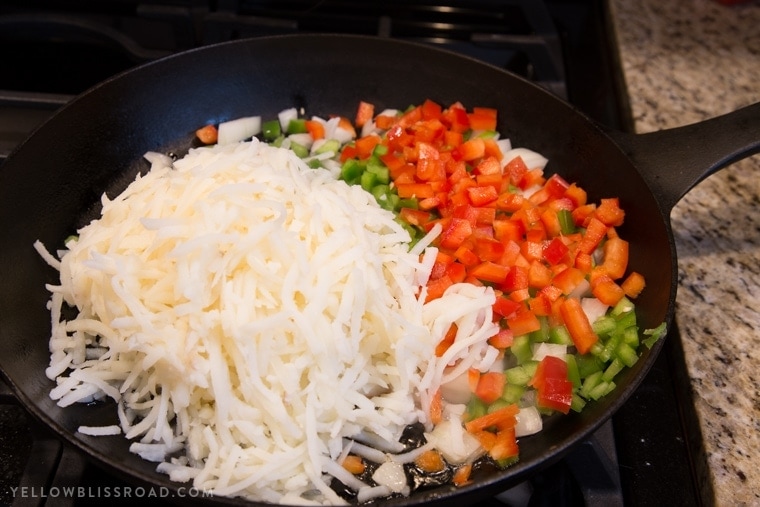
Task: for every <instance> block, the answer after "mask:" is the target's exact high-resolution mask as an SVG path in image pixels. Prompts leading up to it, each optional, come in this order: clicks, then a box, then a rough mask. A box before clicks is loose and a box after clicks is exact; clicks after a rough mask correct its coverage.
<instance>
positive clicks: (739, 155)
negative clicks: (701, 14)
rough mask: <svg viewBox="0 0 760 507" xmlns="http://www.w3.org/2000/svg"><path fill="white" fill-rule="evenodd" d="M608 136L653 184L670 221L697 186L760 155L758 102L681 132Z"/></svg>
mask: <svg viewBox="0 0 760 507" xmlns="http://www.w3.org/2000/svg"><path fill="white" fill-rule="evenodd" d="M609 134H610V137H612V139H613V140H614V141H615V142H616V143H617V144H618V145H619V146H620V148H621V149H622V150H623V151H624V152H625V153H626V154H627V155H628V157H629V158H630V159H631V161H632V162H633V164H634V165H635V166H636V168H637V169H638V170H639V172H640V173H641V175H642V176H643V177H644V179H645V180H646V181H647V183H649V186H650V188H651V190H652V193H653V194H654V196H655V198H656V199H657V201H658V202H659V203H660V205H661V207H662V209H663V212H664V213H665V214H666V215H669V214H670V211H671V210H672V209H673V207H674V206H675V205H676V204H677V203H678V201H679V200H680V199H681V197H683V196H684V194H686V192H688V191H689V190H690V189H691V188H692V187H694V186H695V185H696V184H697V183H699V182H700V181H702V180H703V179H705V178H707V177H708V176H710V175H711V174H712V173H714V172H716V171H718V170H720V169H722V168H724V167H726V166H728V165H730V164H732V163H734V162H737V161H739V160H741V159H744V158H747V157H749V156H751V155H753V154H755V153H760V102H758V103H756V104H752V105H750V106H746V107H744V108H742V109H738V110H736V111H734V112H731V113H727V114H725V115H722V116H718V117H715V118H711V119H709V120H705V121H702V122H698V123H693V124H690V125H685V126H683V127H678V128H673V129H667V130H660V131H658V132H651V133H647V134H628V133H623V132H610V133H609ZM758 177H760V174H759V175H758Z"/></svg>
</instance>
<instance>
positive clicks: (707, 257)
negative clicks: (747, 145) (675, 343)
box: [610, 0, 760, 506]
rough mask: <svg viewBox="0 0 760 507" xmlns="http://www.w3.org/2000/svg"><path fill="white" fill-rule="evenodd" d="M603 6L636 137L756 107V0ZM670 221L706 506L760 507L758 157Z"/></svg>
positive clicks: (726, 174)
mask: <svg viewBox="0 0 760 507" xmlns="http://www.w3.org/2000/svg"><path fill="white" fill-rule="evenodd" d="M610 11H611V15H612V21H613V27H614V32H615V37H616V39H617V43H618V45H619V50H620V60H621V65H622V68H623V74H624V81H625V86H626V88H627V92H628V95H629V99H630V105H631V110H632V115H633V119H634V124H635V129H636V131H637V132H650V131H655V130H660V129H663V128H671V127H676V126H679V125H684V124H687V123H693V122H696V121H700V120H703V119H706V118H709V117H712V116H716V115H718V114H721V113H725V112H729V111H731V110H733V109H737V108H739V107H741V106H744V105H748V104H751V103H753V102H758V101H760V1H758V0H754V1H753V2H749V3H744V4H741V5H736V6H731V7H728V6H723V5H721V4H718V3H717V2H715V1H713V0H681V1H676V2H663V1H662V0H610ZM758 136H760V132H758ZM672 223H673V229H674V231H675V242H676V247H677V251H678V259H679V263H678V266H679V288H678V296H677V299H676V322H677V324H678V327H679V329H680V334H681V340H682V342H683V349H684V355H685V357H686V364H687V369H688V374H689V377H690V379H691V380H690V384H691V389H692V391H693V399H694V404H695V408H696V414H697V419H698V421H697V423H698V427H699V429H700V431H701V433H702V437H703V443H704V450H703V451H704V452H701V453H699V455H697V456H695V460H696V461H697V464H698V465H699V464H701V465H702V466H701V467H700V468H701V471H700V473H701V475H702V476H703V477H702V479H703V480H704V483H705V488H704V500H705V502H706V503H707V504H711V503H714V504H716V505H720V506H724V505H725V506H735V505H760V156H757V155H756V156H754V157H751V158H749V159H745V160H743V161H741V162H739V163H736V164H734V165H732V166H730V167H728V168H726V169H724V170H722V171H720V172H718V173H717V174H714V175H713V176H711V177H709V178H708V179H706V180H705V181H703V182H702V183H700V184H699V185H698V186H697V187H695V188H694V189H692V190H691V191H690V192H689V193H688V194H687V195H686V196H685V197H684V198H683V199H682V200H681V201H680V202H679V203H678V204H677V205H676V206H675V208H674V210H673V213H672Z"/></svg>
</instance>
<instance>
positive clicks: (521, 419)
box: [515, 406, 544, 438]
mask: <svg viewBox="0 0 760 507" xmlns="http://www.w3.org/2000/svg"><path fill="white" fill-rule="evenodd" d="M515 419H517V424H516V425H515V436H516V437H518V438H519V437H525V436H528V435H533V434H535V433H538V432H539V431H541V429H542V428H543V424H544V423H543V420H542V419H541V413H540V412H539V411H538V409H537V408H536V407H535V406H530V407H523V408H521V409H520V411H519V412H518V413H517V415H516V416H515Z"/></svg>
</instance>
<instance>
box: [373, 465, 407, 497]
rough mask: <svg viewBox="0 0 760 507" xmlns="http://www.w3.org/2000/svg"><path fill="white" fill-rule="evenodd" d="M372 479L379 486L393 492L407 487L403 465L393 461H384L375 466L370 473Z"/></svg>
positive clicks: (398, 491)
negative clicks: (373, 470)
mask: <svg viewBox="0 0 760 507" xmlns="http://www.w3.org/2000/svg"><path fill="white" fill-rule="evenodd" d="M372 480H373V481H375V482H376V483H377V484H379V485H380V486H386V487H388V489H390V490H391V491H392V492H393V493H401V492H402V491H403V490H404V489H405V488H407V487H408V486H407V484H406V474H405V473H404V465H402V464H401V463H397V462H395V461H386V462H385V463H383V464H381V465H380V466H379V467H377V470H375V472H374V473H373V474H372Z"/></svg>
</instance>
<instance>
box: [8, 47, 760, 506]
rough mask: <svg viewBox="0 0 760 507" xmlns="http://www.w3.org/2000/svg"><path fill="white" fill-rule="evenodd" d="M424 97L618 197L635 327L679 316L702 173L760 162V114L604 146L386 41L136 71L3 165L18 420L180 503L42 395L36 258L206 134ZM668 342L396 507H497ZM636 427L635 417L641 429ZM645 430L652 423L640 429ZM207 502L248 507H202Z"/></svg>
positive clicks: (107, 416) (107, 411)
mask: <svg viewBox="0 0 760 507" xmlns="http://www.w3.org/2000/svg"><path fill="white" fill-rule="evenodd" d="M427 98H430V99H433V100H436V101H438V102H439V103H441V104H444V105H447V104H450V103H452V102H454V101H461V102H462V103H464V104H465V105H466V106H468V107H472V106H491V107H496V108H498V110H499V114H500V121H499V130H500V131H501V132H503V133H504V134H505V135H506V136H508V137H509V138H510V139H511V140H512V143H513V145H514V146H523V147H528V148H531V149H533V150H536V151H538V152H540V153H543V154H544V155H546V156H547V157H548V158H549V159H550V164H549V166H548V169H547V170H548V172H550V173H551V172H560V173H561V174H562V175H563V176H564V177H565V178H566V179H567V180H569V181H577V182H579V183H580V184H581V185H582V186H583V187H584V188H586V189H587V191H588V193H589V197H590V199H593V200H598V199H599V198H602V197H611V196H618V197H619V198H620V200H621V204H622V206H623V208H624V209H625V210H626V213H627V215H626V222H625V224H624V226H623V227H621V228H620V234H621V235H622V236H623V237H624V238H626V239H628V240H629V241H630V243H631V259H630V266H631V268H632V269H635V270H637V271H639V272H641V273H643V274H644V275H645V276H646V279H647V280H648V283H649V285H648V287H647V289H646V291H645V292H644V294H643V295H642V296H641V297H640V298H639V299H638V309H639V312H640V313H639V320H640V324H641V326H642V327H643V328H652V327H655V326H656V325H658V324H659V323H660V322H662V321H667V322H670V321H671V320H672V317H673V311H674V301H675V293H676V252H675V247H674V241H673V237H672V234H671V228H670V227H671V226H670V220H669V214H670V211H671V208H672V207H673V206H674V205H675V204H676V202H677V201H678V200H679V198H680V197H681V196H682V195H683V194H684V193H685V192H686V191H687V190H689V189H690V188H691V187H692V186H693V185H695V184H696V183H697V182H699V181H700V180H701V179H703V178H705V177H706V176H707V175H709V174H710V173H712V172H714V171H716V170H718V169H720V168H722V167H724V166H726V165H728V164H729V163H731V162H734V161H736V160H739V159H741V158H743V157H747V156H749V155H751V154H753V153H755V152H757V151H760V104H756V105H753V106H749V107H747V108H745V109H743V110H740V111H738V112H735V113H733V114H730V115H727V116H725V117H722V118H718V119H715V120H711V121H707V122H704V123H700V124H696V125H692V126H687V127H684V128H680V129H674V130H671V131H664V132H659V133H654V134H648V135H638V136H636V135H626V134H622V133H619V132H610V131H608V130H607V129H605V128H604V127H602V126H600V125H597V124H596V123H594V122H593V121H591V120H589V119H588V118H587V117H585V116H584V115H583V114H581V113H580V112H578V111H576V110H575V109H574V108H573V107H572V106H570V105H568V104H566V103H565V102H563V101H561V100H559V99H557V98H555V97H554V96H552V95H550V94H549V93H548V92H546V91H544V90H543V89H541V88H539V87H537V86H535V85H533V84H531V83H530V82H528V81H525V80H523V79H521V78H519V77H516V76H513V75H511V74H508V73H506V72H504V71H502V70H499V69H497V68H495V67H491V66H488V65H486V64H483V63H480V62H477V61H475V60H472V59H469V58H466V57H463V56H459V55H455V54H453V53H449V52H444V51H440V50H435V49H431V48H429V47H427V46H421V45H414V44H410V43H404V42H399V41H393V40H385V39H377V38H364V37H354V36H325V35H321V36H320V35H308V36H306V35H297V36H284V37H273V38H261V39H253V40H244V41H238V42H232V43H225V44H221V45H216V46H210V47H205V48H202V49H199V50H194V51H190V52H187V53H184V54H179V55H176V56H172V57H169V58H166V59H163V60H159V61H157V62H154V63H151V64H147V65H145V66H142V67H140V68H137V69H136V70H133V71H130V72H127V73H125V74H123V75H120V76H117V77H115V78H113V79H110V80H108V81H106V82H104V83H102V84H101V85H99V86H96V87H95V88H93V89H91V90H89V91H88V92H86V93H84V94H83V95H81V96H80V97H78V98H76V99H75V100H73V101H72V102H71V103H69V104H68V105H67V106H65V107H64V108H63V109H62V110H60V111H59V112H58V113H57V114H56V115H55V116H54V117H52V118H51V119H50V120H49V121H48V122H46V123H45V124H44V125H43V126H41V127H40V128H39V129H37V130H36V131H35V132H34V133H33V134H32V135H31V136H30V137H29V138H28V139H27V140H26V141H25V142H24V143H23V144H22V145H21V146H19V147H18V148H17V149H16V150H15V151H14V152H13V153H12V154H11V155H10V156H9V158H8V159H7V161H6V162H5V164H4V166H3V167H2V171H1V174H0V224H1V225H0V237H2V238H3V239H2V241H3V242H2V247H1V248H0V280H2V290H0V325H1V326H2V327H1V328H0V333H1V335H0V339H1V340H2V347H3V352H2V355H1V356H0V367H1V368H2V372H3V374H4V375H5V377H6V379H7V380H8V382H9V384H10V385H11V387H12V389H13V390H14V391H15V393H16V394H17V395H18V398H19V399H20V400H21V403H23V405H24V406H25V407H26V408H27V409H28V410H29V411H30V412H31V413H32V414H33V415H34V416H35V417H37V418H38V419H39V420H40V421H42V422H43V423H44V424H45V425H47V426H48V427H50V428H51V429H52V430H53V431H54V432H55V433H57V434H58V435H60V437H62V438H63V439H64V440H65V441H67V442H69V443H70V444H72V445H74V446H75V447H76V448H78V449H80V450H81V451H82V452H84V453H85V454H87V455H88V456H90V457H91V458H92V459H94V460H95V462H97V463H99V464H100V465H101V466H103V467H104V468H105V469H107V470H110V471H111V472H114V473H116V474H118V475H121V476H122V477H124V478H126V479H128V480H130V481H133V482H138V483H140V484H151V485H156V486H164V487H168V488H170V489H172V490H173V489H175V488H177V487H178V485H177V484H175V483H171V482H170V481H169V480H168V479H167V478H166V477H165V476H164V475H161V474H158V473H156V472H155V471H154V467H155V465H154V464H151V463H148V462H145V461H142V460H141V459H140V458H138V457H137V456H135V455H133V454H130V453H129V452H128V442H126V441H125V440H124V439H123V437H88V436H84V435H81V434H77V433H76V429H77V427H78V426H80V425H83V424H84V425H99V424H113V423H115V422H116V415H115V410H114V406H113V405H112V404H101V405H96V406H76V407H69V408H66V409H61V408H59V407H57V406H56V405H55V403H53V402H52V401H51V400H50V399H49V397H48V392H49V391H50V388H51V386H52V383H51V382H50V381H49V380H48V379H47V378H46V377H45V375H44V370H45V367H46V366H47V364H48V359H49V358H48V333H49V326H50V315H49V313H48V311H47V310H46V308H45V304H46V302H47V300H48V297H49V295H48V293H47V291H46V290H45V288H44V285H45V283H55V282H56V273H55V272H54V271H53V270H51V269H49V268H47V267H46V265H45V264H44V263H43V261H42V260H41V259H40V258H39V257H38V256H37V255H36V253H35V252H34V250H33V249H32V243H33V242H34V241H35V240H37V239H40V240H41V241H42V242H43V243H45V245H47V246H48V247H49V248H50V249H53V250H54V249H55V248H57V247H59V246H60V245H62V244H63V240H64V238H65V237H66V236H68V235H69V234H72V233H73V232H74V231H75V230H76V228H77V227H78V226H80V225H83V224H84V223H85V222H87V221H89V219H90V218H92V217H93V216H94V214H95V213H97V209H98V202H99V196H100V195H101V193H102V192H104V191H109V192H116V191H118V190H120V189H121V188H123V187H124V186H125V185H126V183H127V182H128V181H130V180H131V179H132V178H133V177H134V175H135V173H136V172H137V171H139V170H144V169H146V168H147V163H146V162H145V161H144V160H142V155H143V154H144V153H145V152H146V151H149V150H157V151H162V152H173V153H176V154H182V153H183V152H185V151H186V150H187V149H188V148H189V147H190V146H191V145H192V143H193V132H194V130H195V129H196V128H198V127H199V126H201V125H203V124H206V123H209V122H212V123H216V122H219V121H223V120H228V119H232V118H237V117H241V116H246V115H251V114H261V115H264V116H265V117H266V116H269V117H274V115H275V114H276V113H277V112H278V111H280V110H281V109H284V108H286V107H292V106H297V107H303V108H304V109H305V111H306V112H307V114H310V115H311V114H315V115H328V114H333V113H335V114H342V115H346V116H349V117H353V114H354V113H355V108H356V105H357V104H358V101H359V100H367V101H370V102H373V103H375V104H376V105H377V107H378V108H380V109H382V108H384V107H405V106H407V105H410V104H418V103H421V102H422V101H423V100H425V99H427ZM661 346H662V341H660V342H659V343H658V344H657V345H655V346H654V348H653V349H652V350H647V351H645V352H644V354H643V357H642V359H641V360H639V362H638V363H636V365H635V366H634V367H633V368H632V369H630V370H627V371H626V372H625V373H623V374H622V375H621V376H620V378H619V379H618V388H617V389H616V390H615V391H614V393H612V394H611V395H609V396H608V397H606V398H604V399H603V400H601V401H600V402H598V403H591V404H589V405H588V406H587V408H586V409H585V410H584V411H583V413H582V414H572V415H569V416H566V417H561V418H555V419H550V420H549V421H548V422H547V424H546V426H545V429H544V431H543V432H541V433H540V434H538V435H536V436H532V437H529V438H523V439H522V440H521V442H520V462H519V463H518V464H517V465H515V466H513V467H512V468H509V469H507V470H505V471H502V472H493V471H490V472H484V473H483V474H481V475H479V476H476V479H475V481H474V482H473V484H472V485H470V486H467V487H464V488H461V489H459V490H456V491H454V490H451V489H449V488H440V489H437V490H432V491H425V492H418V493H416V494H413V495H412V496H411V497H410V498H408V499H401V500H398V501H394V502H392V503H395V504H398V505H412V504H418V503H423V502H436V503H440V504H451V505H453V504H461V503H462V502H463V501H475V500H479V499H482V498H486V497H488V496H491V495H493V494H494V493H495V492H497V491H499V490H501V489H503V488H505V487H508V486H510V485H512V484H515V483H517V482H518V481H521V480H524V479H525V478H526V477H527V476H529V475H530V474H532V473H535V472H536V471H538V470H539V469H541V468H542V467H544V466H546V465H548V464H550V463H552V462H554V461H556V460H558V459H559V458H560V457H562V456H563V455H564V454H565V453H566V452H567V451H568V450H569V449H571V448H572V447H573V445H575V444H576V443H578V442H579V441H582V440H583V439H584V437H586V436H588V435H589V434H590V433H591V432H593V431H594V430H595V429H596V428H597V427H599V426H600V425H601V424H602V423H603V422H605V421H606V420H607V419H608V418H609V417H610V416H612V414H613V413H614V412H615V411H616V410H617V409H618V408H619V407H620V406H621V405H622V404H623V403H624V402H625V401H626V399H628V397H629V396H630V395H631V393H632V392H633V391H634V390H635V389H636V387H637V386H638V384H639V383H640V381H641V380H642V378H643V377H644V375H645V374H646V373H647V371H648V369H649V368H650V366H651V365H652V363H653V362H654V360H655V357H656V355H657V353H658V352H659V350H660V348H661ZM642 417H643V418H645V417H646V414H642ZM644 423H645V422H644ZM209 501H213V502H217V503H230V504H237V503H244V502H241V501H240V500H234V499H232V500H231V499H213V500H209Z"/></svg>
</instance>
